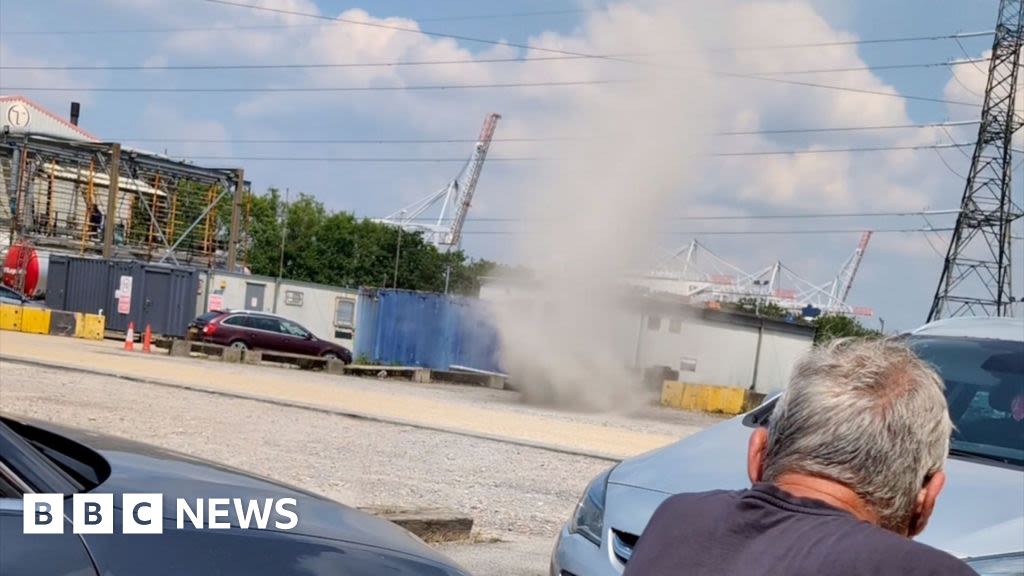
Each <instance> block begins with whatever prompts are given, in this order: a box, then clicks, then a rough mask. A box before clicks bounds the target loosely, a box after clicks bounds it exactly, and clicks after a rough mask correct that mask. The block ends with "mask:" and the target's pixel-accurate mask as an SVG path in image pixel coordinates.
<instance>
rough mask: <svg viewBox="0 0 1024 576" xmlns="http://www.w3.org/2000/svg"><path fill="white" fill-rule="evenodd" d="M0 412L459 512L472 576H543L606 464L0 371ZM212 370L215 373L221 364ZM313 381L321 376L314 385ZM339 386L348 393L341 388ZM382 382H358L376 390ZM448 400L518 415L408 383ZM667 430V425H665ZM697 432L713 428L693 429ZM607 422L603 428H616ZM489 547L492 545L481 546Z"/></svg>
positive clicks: (113, 383)
mask: <svg viewBox="0 0 1024 576" xmlns="http://www.w3.org/2000/svg"><path fill="white" fill-rule="evenodd" d="M0 366H2V372H0V410H2V411H3V412H5V413H8V414H19V415H25V416H31V417H36V418H41V419H45V420H50V421H54V422H59V423H62V424H67V425H71V426H78V427H82V428H87V429H90V430H94V431H98V432H103V433H108V434H114V435H119V436H124V437H128V438H132V439H135V440H139V441H143V442H148V443H151V444H155V445H159V446H164V447H167V448H171V449H174V450H178V451H181V452H185V453H188V454H192V455H195V456H199V457H202V458H206V459H209V460H213V461H217V462H222V463H225V464H228V465H231V466H235V467H238V468H241V469H244V470H249V471H252V472H255V473H257V474H260V475H264V476H268V477H270V478H275V479H277V480H280V481H283V482H287V483H291V484H294V485H297V486H300V487H303V488H306V489H309V490H312V491H314V492H318V493H321V494H323V495H325V496H328V497H330V498H333V499H335V500H337V501H340V502H343V503H346V504H349V505H352V506H442V507H448V508H452V509H455V510H459V511H461V512H466V513H469V514H471V515H472V516H473V518H474V519H475V522H476V527H477V529H478V531H479V533H480V534H479V536H480V538H479V539H480V540H481V542H480V543H476V544H452V545H446V546H443V547H442V548H443V550H444V551H445V553H447V554H449V555H450V556H452V557H453V558H455V559H456V560H457V561H460V562H462V563H463V564H464V565H465V566H466V567H467V568H468V569H470V570H472V571H473V572H474V573H476V574H510V575H511V574H517V575H518V574H546V571H547V564H548V558H549V555H550V551H551V546H552V544H553V542H554V537H555V535H556V534H557V531H558V529H559V527H560V526H561V524H562V523H563V522H564V521H565V519H566V518H567V516H568V514H569V513H570V511H571V510H572V508H573V506H574V504H575V502H576V499H577V498H578V497H579V494H580V492H581V491H582V490H583V488H584V487H585V486H586V483H587V482H588V481H589V480H590V478H592V477H593V476H594V475H595V474H597V473H598V472H599V471H601V470H602V469H604V468H605V467H607V466H608V465H609V464H608V463H607V462H605V461H601V460H596V459H591V458H586V457H581V456H572V455H566V454H559V453H553V452H549V451H545V450H538V449H533V448H525V447H520V446H515V445H511V444H506V443H502V442H496V441H489V440H480V439H475V438H469V437H465V436H459V435H453V434H446V433H440V432H434V431H428V430H422V429H418V428H411V427H407V426H398V425H392V424H383V423H376V422H370V421H364V420H359V419H353V418H348V417H344V416H336V415H330V414H324V413H320V412H315V411H310V410H304V409H301V408H289V407H282V406H276V405H272V404H267V403H264V402H258V401H252V400H243V399H235V398H224V397H219V396H214V395H210V394H205V393H201V392H192V391H187V390H174V389H169V388H166V387H161V386H154V385H149V384H140V383H135V382H129V381H124V380H118V379H112V378H105V377H100V376H92V375H83V374H79V373H74V372H69V371H63V370H49V369H40V368H36V367H30V366H25V365H21V364H16V363H11V362H2V363H0ZM213 366H216V367H217V368H215V370H216V369H220V367H219V366H218V365H215V364H214V365H213ZM316 377H321V376H316ZM347 384H348V383H347ZM382 384H384V385H386V386H390V385H395V386H403V388H402V389H403V391H408V390H409V389H410V385H408V384H391V383H381V382H377V381H364V382H357V383H356V384H355V385H357V386H361V385H373V386H375V387H376V388H377V389H380V386H381V385H382ZM412 388H413V389H415V390H417V393H422V394H425V395H430V396H431V397H432V398H434V399H438V400H449V401H451V402H454V403H469V404H486V405H487V406H488V407H492V408H493V407H495V406H504V407H505V408H506V409H509V410H517V411H532V412H542V413H545V414H552V413H554V412H553V411H550V410H539V409H536V408H531V407H526V406H517V405H514V404H513V401H514V398H515V395H514V394H511V393H509V392H501V391H493V390H485V389H476V388H466V387H450V386H436V385H426V386H422V385H421V386H415V387H412ZM563 416H564V417H565V418H571V419H582V420H585V421H588V422H599V421H603V420H605V419H607V420H609V423H608V425H620V426H623V427H628V428H631V429H638V430H644V431H660V432H665V431H674V432H675V433H676V434H677V435H679V436H684V435H687V434H688V433H691V432H692V431H693V430H694V429H695V428H698V427H699V426H695V422H694V417H693V415H688V417H687V415H682V416H681V417H676V416H675V415H668V414H664V413H663V412H662V411H656V410H654V411H651V412H650V415H649V416H650V417H651V418H653V419H648V420H634V419H630V418H628V417H626V416H599V415H588V414H564V415H563ZM677 420H678V422H676V421H677ZM698 421H699V422H700V423H701V424H703V423H704V422H706V421H711V419H705V418H699V419H698ZM613 423H614V424H613ZM492 539H497V540H499V541H498V542H488V540H492Z"/></svg>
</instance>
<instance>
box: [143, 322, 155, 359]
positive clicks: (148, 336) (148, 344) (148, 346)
mask: <svg viewBox="0 0 1024 576" xmlns="http://www.w3.org/2000/svg"><path fill="white" fill-rule="evenodd" d="M152 345H153V331H152V330H150V329H149V324H146V331H145V332H143V333H142V351H143V352H145V353H146V354H149V353H150V352H152V351H153V350H152Z"/></svg>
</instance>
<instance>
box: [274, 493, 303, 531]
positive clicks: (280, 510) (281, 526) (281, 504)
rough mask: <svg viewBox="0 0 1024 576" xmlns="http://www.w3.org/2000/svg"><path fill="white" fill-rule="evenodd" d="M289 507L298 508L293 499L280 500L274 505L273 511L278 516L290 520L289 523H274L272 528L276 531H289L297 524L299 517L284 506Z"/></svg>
mask: <svg viewBox="0 0 1024 576" xmlns="http://www.w3.org/2000/svg"><path fill="white" fill-rule="evenodd" d="M288 505H291V506H292V507H293V508H294V507H296V506H298V504H297V503H296V502H295V498H281V499H280V500H278V501H277V502H276V503H275V504H274V510H276V511H277V514H278V515H279V516H284V517H285V518H290V521H289V522H280V521H279V522H274V527H275V528H277V529H278V530H291V529H292V528H295V527H296V526H298V524H299V515H298V514H296V513H295V511H294V510H289V509H288V508H285V506H288Z"/></svg>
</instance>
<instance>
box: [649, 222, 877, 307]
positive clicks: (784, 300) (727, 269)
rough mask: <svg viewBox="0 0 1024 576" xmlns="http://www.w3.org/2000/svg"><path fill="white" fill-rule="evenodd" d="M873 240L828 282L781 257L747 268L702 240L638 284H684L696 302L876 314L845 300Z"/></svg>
mask: <svg viewBox="0 0 1024 576" xmlns="http://www.w3.org/2000/svg"><path fill="white" fill-rule="evenodd" d="M870 240H871V232H865V233H864V234H863V235H862V236H861V238H860V242H859V243H858V244H857V249H856V250H855V251H854V252H853V254H852V255H851V256H850V257H849V259H847V261H846V262H845V263H844V264H843V266H842V267H841V268H840V270H839V273H838V274H836V276H835V278H833V279H831V280H829V281H828V282H825V283H815V282H811V281H810V280H806V279H805V278H803V277H802V276H800V275H799V274H797V273H796V272H794V271H793V270H792V269H791V268H789V267H788V266H786V265H785V264H783V263H782V262H775V263H773V264H771V265H770V266H766V267H764V268H761V269H758V270H756V271H754V272H746V271H744V270H742V269H740V268H739V267H738V266H735V265H733V264H731V263H729V262H727V261H726V260H725V259H723V258H721V257H720V256H718V255H717V254H715V253H714V252H712V251H711V250H709V249H708V248H707V247H706V246H704V245H703V244H701V243H700V242H698V241H697V240H693V241H692V242H690V243H689V244H687V245H686V246H684V247H683V248H682V249H680V250H678V251H677V252H675V253H674V254H672V256H671V257H669V258H667V259H666V260H665V261H663V262H662V263H661V264H659V265H658V266H657V267H656V268H655V269H654V270H653V271H652V272H650V273H649V274H647V275H646V276H645V277H644V278H643V279H641V280H639V283H640V284H642V285H644V286H646V287H648V288H651V289H654V290H662V291H673V290H672V287H673V286H674V287H682V295H684V296H688V297H689V298H690V300H691V301H694V302H706V303H726V302H727V303H740V302H743V301H748V302H749V301H752V302H754V303H755V305H758V306H765V305H769V304H773V305H775V306H778V307H780V308H783V309H785V310H789V311H792V312H794V313H796V314H801V313H804V312H805V311H807V312H811V313H813V314H840V315H845V316H872V315H873V311H872V310H871V309H870V308H865V307H861V306H853V305H850V304H849V303H847V301H846V299H847V297H848V296H849V294H850V288H851V287H852V286H853V282H854V279H855V278H856V276H857V271H858V269H859V268H860V263H861V261H862V260H863V258H864V253H865V251H866V250H867V247H868V242H870ZM675 291H677V292H678V290H675Z"/></svg>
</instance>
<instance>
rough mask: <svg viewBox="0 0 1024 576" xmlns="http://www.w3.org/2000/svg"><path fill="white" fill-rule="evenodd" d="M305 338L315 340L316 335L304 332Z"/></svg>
mask: <svg viewBox="0 0 1024 576" xmlns="http://www.w3.org/2000/svg"><path fill="white" fill-rule="evenodd" d="M306 340H316V336H313V333H312V332H306Z"/></svg>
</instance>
